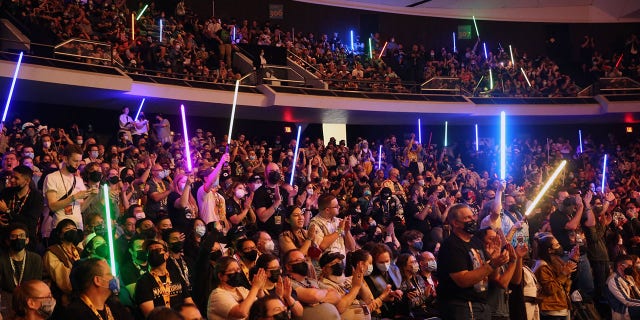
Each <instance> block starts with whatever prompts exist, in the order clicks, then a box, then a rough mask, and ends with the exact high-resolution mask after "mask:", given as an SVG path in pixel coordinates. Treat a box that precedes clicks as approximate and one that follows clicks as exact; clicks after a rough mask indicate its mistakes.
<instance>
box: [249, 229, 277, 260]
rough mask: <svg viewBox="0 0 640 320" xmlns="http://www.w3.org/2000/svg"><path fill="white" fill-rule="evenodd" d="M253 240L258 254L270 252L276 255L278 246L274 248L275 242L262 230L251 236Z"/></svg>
mask: <svg viewBox="0 0 640 320" xmlns="http://www.w3.org/2000/svg"><path fill="white" fill-rule="evenodd" d="M253 242H255V244H256V248H258V253H259V254H264V253H271V254H276V255H278V253H279V252H280V248H276V244H275V243H274V242H273V239H271V236H270V235H269V234H268V233H266V232H264V231H258V232H257V233H256V234H255V235H254V237H253Z"/></svg>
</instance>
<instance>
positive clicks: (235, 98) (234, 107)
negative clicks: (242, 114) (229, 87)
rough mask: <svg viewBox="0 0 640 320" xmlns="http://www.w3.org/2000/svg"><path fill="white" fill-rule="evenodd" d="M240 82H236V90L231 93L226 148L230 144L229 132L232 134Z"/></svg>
mask: <svg viewBox="0 0 640 320" xmlns="http://www.w3.org/2000/svg"><path fill="white" fill-rule="evenodd" d="M239 86H240V80H236V89H235V91H234V92H233V105H232V106H231V120H230V122H229V134H228V135H227V148H229V145H230V144H231V132H233V119H234V118H235V117H236V103H238V87H239Z"/></svg>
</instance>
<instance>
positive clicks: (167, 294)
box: [151, 271, 171, 308]
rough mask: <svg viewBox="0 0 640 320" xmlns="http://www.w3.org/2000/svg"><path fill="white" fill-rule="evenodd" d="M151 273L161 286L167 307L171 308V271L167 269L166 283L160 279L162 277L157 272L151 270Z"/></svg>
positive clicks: (161, 292)
mask: <svg viewBox="0 0 640 320" xmlns="http://www.w3.org/2000/svg"><path fill="white" fill-rule="evenodd" d="M151 275H152V276H153V278H154V279H155V280H156V283H157V284H158V287H159V288H160V294H162V299H163V300H164V305H165V307H167V308H171V277H170V276H169V272H168V271H167V281H166V282H165V283H162V281H160V277H159V276H158V274H157V273H155V272H151Z"/></svg>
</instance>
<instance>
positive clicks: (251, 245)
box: [234, 238, 260, 289]
mask: <svg viewBox="0 0 640 320" xmlns="http://www.w3.org/2000/svg"><path fill="white" fill-rule="evenodd" d="M236 252H237V253H236V254H235V255H234V257H235V258H236V260H238V265H239V266H240V270H241V271H242V272H241V280H242V281H241V282H240V285H242V286H243V287H245V288H247V289H249V288H251V283H250V281H249V271H250V270H251V268H253V267H254V266H255V264H256V260H257V259H258V255H259V254H260V253H259V252H258V248H257V247H256V244H255V242H254V241H253V240H251V239H246V238H245V239H240V240H238V241H237V242H236Z"/></svg>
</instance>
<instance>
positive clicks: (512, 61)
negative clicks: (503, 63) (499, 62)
mask: <svg viewBox="0 0 640 320" xmlns="http://www.w3.org/2000/svg"><path fill="white" fill-rule="evenodd" d="M509 54H510V55H511V66H512V67H514V68H515V67H516V61H515V60H514V59H513V49H511V45H509Z"/></svg>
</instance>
